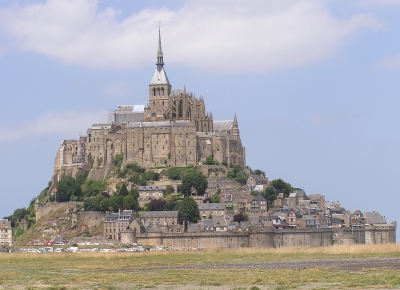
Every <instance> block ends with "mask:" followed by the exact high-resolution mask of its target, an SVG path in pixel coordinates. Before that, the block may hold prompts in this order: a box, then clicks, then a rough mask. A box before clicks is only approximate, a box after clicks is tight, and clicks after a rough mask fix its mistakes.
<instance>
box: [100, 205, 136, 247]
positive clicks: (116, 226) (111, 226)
mask: <svg viewBox="0 0 400 290" xmlns="http://www.w3.org/2000/svg"><path fill="white" fill-rule="evenodd" d="M134 219H135V212H134V211H132V210H123V211H120V212H116V213H114V212H111V213H109V214H108V215H107V216H106V217H105V219H104V236H105V238H106V239H109V240H117V241H120V240H121V232H123V231H124V230H126V229H129V228H130V224H131V223H132V221H133V220H134Z"/></svg>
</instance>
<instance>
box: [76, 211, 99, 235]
mask: <svg viewBox="0 0 400 290" xmlns="http://www.w3.org/2000/svg"><path fill="white" fill-rule="evenodd" d="M79 217H80V218H81V219H82V222H83V223H84V224H85V225H87V226H88V227H89V232H91V231H92V229H93V228H96V227H98V226H99V225H100V224H101V222H102V221H103V219H104V217H105V212H101V211H82V212H79Z"/></svg>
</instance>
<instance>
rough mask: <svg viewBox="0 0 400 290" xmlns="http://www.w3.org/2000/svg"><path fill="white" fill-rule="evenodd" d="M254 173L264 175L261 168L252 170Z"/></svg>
mask: <svg viewBox="0 0 400 290" xmlns="http://www.w3.org/2000/svg"><path fill="white" fill-rule="evenodd" d="M254 174H255V175H264V176H265V172H264V171H262V170H260V169H256V170H254Z"/></svg>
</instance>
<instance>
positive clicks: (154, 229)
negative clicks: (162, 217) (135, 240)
mask: <svg viewBox="0 0 400 290" xmlns="http://www.w3.org/2000/svg"><path fill="white" fill-rule="evenodd" d="M147 232H148V233H150V234H151V233H162V232H163V231H162V230H161V229H160V228H159V226H158V225H157V224H153V225H152V226H151V228H150V229H149V230H148V231H147Z"/></svg>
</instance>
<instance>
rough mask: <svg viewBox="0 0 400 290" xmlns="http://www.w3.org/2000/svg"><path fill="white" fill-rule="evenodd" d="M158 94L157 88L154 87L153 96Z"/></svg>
mask: <svg viewBox="0 0 400 290" xmlns="http://www.w3.org/2000/svg"><path fill="white" fill-rule="evenodd" d="M155 95H156V89H155V88H154V89H153V96H155Z"/></svg>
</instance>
